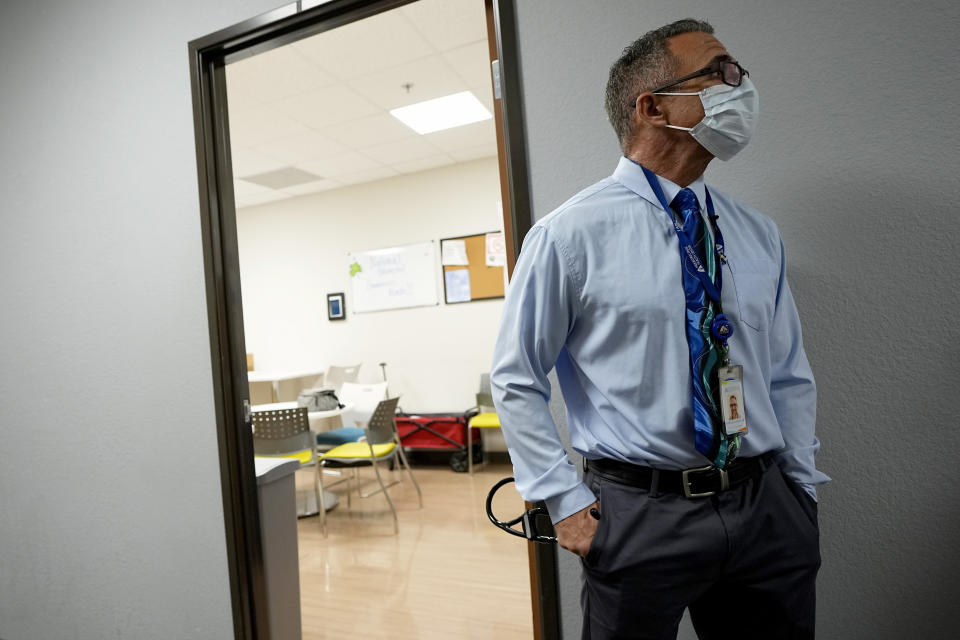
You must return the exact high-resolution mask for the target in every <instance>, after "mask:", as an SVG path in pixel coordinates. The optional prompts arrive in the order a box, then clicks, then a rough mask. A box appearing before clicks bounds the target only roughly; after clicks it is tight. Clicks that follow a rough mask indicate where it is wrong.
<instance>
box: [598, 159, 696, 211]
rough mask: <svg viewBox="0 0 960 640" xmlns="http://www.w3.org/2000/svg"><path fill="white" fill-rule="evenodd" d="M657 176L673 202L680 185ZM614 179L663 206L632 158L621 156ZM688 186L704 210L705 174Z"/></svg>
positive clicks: (669, 199)
mask: <svg viewBox="0 0 960 640" xmlns="http://www.w3.org/2000/svg"><path fill="white" fill-rule="evenodd" d="M657 178H658V179H659V180H660V187H661V188H662V189H663V195H664V196H666V198H667V202H668V203H670V202H673V199H674V198H675V197H676V196H677V194H678V193H680V189H681V187H680V185H678V184H675V183H674V182H671V181H670V180H668V179H666V178H664V177H663V176H660V175H658V176H657ZM613 179H614V180H616V181H617V182H619V183H620V184H622V185H623V186H625V187H626V188H627V189H630V191H633V192H634V193H636V194H637V195H638V196H640V197H641V198H643V199H644V200H647V201H649V202H650V203H652V204H653V205H654V206H655V207H658V208H662V207H661V206H660V201H659V200H657V196H656V195H654V193H653V189H651V188H650V183H649V182H647V177H646V176H645V175H643V169H641V168H640V165H639V164H637V163H636V162H634V161H633V160H631V159H630V158H626V157H621V158H620V162H619V163H618V164H617V168H616V170H615V171H614V172H613ZM687 188H688V189H690V190H691V191H693V192H694V193H695V194H696V196H697V201H698V202H699V203H700V208H701V210H702V209H703V208H704V207H705V206H706V205H705V203H706V196H707V187H706V184H705V183H704V181H703V176H700V177H699V178H697V179H696V180H694V181H693V182H692V183H691V184H688V185H687Z"/></svg>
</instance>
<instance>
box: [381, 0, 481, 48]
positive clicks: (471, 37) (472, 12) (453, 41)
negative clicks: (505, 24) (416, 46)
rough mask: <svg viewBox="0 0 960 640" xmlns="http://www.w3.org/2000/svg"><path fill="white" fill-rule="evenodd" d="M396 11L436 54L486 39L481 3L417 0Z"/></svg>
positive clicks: (473, 1) (468, 0) (458, 0)
mask: <svg viewBox="0 0 960 640" xmlns="http://www.w3.org/2000/svg"><path fill="white" fill-rule="evenodd" d="M400 11H401V12H403V14H404V16H406V17H407V18H409V19H410V21H411V22H412V23H413V24H414V25H416V28H417V30H418V31H420V33H422V34H423V36H424V37H425V38H426V39H427V40H428V41H429V42H430V44H432V45H433V46H434V47H436V49H437V51H447V50H448V49H453V48H456V47H459V46H462V45H465V44H467V43H469V42H475V41H476V40H485V39H486V37H487V19H486V15H485V13H484V8H483V2H482V1H481V0H420V2H414V3H413V4H408V5H406V6H405V7H403V8H401V9H400Z"/></svg>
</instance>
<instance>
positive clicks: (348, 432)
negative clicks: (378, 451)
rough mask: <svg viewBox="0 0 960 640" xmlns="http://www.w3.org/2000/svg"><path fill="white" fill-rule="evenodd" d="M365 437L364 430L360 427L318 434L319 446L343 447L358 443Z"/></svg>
mask: <svg viewBox="0 0 960 640" xmlns="http://www.w3.org/2000/svg"><path fill="white" fill-rule="evenodd" d="M362 437H363V429H360V428H358V427H343V428H342V429H331V430H330V431H321V432H320V433H318V434H317V444H324V445H333V446H337V445H341V444H347V443H348V442H356V441H357V440H359V439H360V438H362Z"/></svg>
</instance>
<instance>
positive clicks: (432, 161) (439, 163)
mask: <svg viewBox="0 0 960 640" xmlns="http://www.w3.org/2000/svg"><path fill="white" fill-rule="evenodd" d="M454 162H455V161H454V159H453V158H451V157H450V156H448V155H446V154H443V155H436V156H429V157H427V158H420V159H419V160H409V161H407V162H397V163H394V164H392V165H390V166H391V167H393V168H394V169H396V170H397V171H399V172H400V173H416V172H418V171H426V170H427V169H435V168H437V167H443V166H446V165H448V164H453V163H454Z"/></svg>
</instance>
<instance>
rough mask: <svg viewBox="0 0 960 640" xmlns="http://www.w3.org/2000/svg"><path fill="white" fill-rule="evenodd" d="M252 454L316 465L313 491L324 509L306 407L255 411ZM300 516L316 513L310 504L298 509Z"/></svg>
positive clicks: (315, 452) (318, 505) (301, 465)
mask: <svg viewBox="0 0 960 640" xmlns="http://www.w3.org/2000/svg"><path fill="white" fill-rule="evenodd" d="M251 417H252V419H253V454H254V455H255V456H262V457H271V458H292V459H294V460H297V461H298V462H299V463H300V467H301V468H303V467H311V466H312V467H313V468H314V472H315V476H316V477H315V479H314V483H313V484H314V487H313V489H314V493H315V494H316V502H315V504H316V506H317V509H318V510H320V511H321V512H322V510H323V509H322V507H323V496H322V490H321V488H320V487H321V485H320V465H319V464H317V443H316V436H315V435H314V434H313V432H311V431H310V420H309V418H308V417H307V408H306V407H297V408H295V409H273V410H268V411H254V412H253V413H252V414H251ZM297 515H298V516H305V515H313V513H312V510H311V508H310V505H309V504H307V505H305V506H304V508H303V509H302V510H301V509H299V508H298V509H297Z"/></svg>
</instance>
